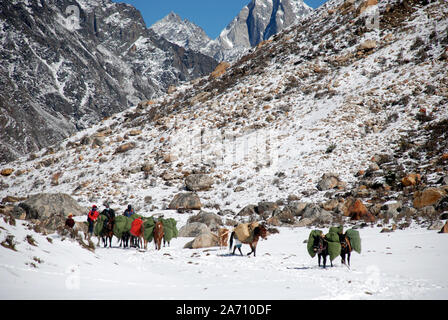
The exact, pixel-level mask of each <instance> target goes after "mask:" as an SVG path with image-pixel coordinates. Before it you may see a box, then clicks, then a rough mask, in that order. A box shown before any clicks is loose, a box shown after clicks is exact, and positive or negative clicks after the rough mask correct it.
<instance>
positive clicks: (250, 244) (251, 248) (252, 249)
mask: <svg viewBox="0 0 448 320" xmlns="http://www.w3.org/2000/svg"><path fill="white" fill-rule="evenodd" d="M249 246H250V250H251V251H250V252H249V253H248V254H247V255H248V256H249V255H250V254H251V253H252V252H254V248H253V247H252V243H249Z"/></svg>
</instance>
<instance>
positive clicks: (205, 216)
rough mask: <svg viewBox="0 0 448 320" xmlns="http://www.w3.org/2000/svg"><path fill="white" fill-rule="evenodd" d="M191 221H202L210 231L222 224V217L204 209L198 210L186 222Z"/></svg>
mask: <svg viewBox="0 0 448 320" xmlns="http://www.w3.org/2000/svg"><path fill="white" fill-rule="evenodd" d="M192 222H200V223H203V224H205V225H207V227H209V228H210V230H212V231H216V230H218V228H219V227H220V226H222V225H224V224H223V223H222V219H221V218H220V217H219V216H218V215H217V214H215V213H212V212H205V211H200V212H199V213H198V214H197V215H194V216H191V217H190V218H188V223H192Z"/></svg>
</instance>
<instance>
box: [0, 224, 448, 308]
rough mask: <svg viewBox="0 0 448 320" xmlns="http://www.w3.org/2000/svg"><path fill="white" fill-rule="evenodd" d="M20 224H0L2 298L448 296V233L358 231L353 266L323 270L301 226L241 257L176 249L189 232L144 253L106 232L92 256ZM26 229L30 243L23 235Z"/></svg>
mask: <svg viewBox="0 0 448 320" xmlns="http://www.w3.org/2000/svg"><path fill="white" fill-rule="evenodd" d="M24 224H25V223H24V221H19V220H17V225H16V226H15V227H12V226H10V225H8V224H6V223H5V222H4V221H3V220H2V221H1V222H0V226H1V227H2V228H0V231H1V233H0V235H1V236H2V238H5V233H6V234H13V235H15V241H16V242H17V246H16V249H17V250H18V251H17V252H15V251H12V250H10V249H7V248H3V247H0V283H1V287H0V299H4V300H5V299H44V300H45V299H56V300H59V299H75V300H78V299H120V300H123V299H129V300H140V299H149V300H158V299H161V300H171V299H176V300H195V299H205V300H235V299H256V300H257V299H260V300H279V299H284V300H297V299H332V300H333V299H350V300H353V299H448V276H447V273H446V265H447V263H448V256H447V254H446V248H447V247H448V236H447V235H446V234H438V233H437V232H436V231H428V230H425V229H421V228H419V227H417V226H415V227H413V228H412V227H411V228H409V229H406V230H397V231H395V232H393V233H380V229H379V228H377V227H366V228H363V229H360V235H361V238H362V246H363V248H362V250H363V251H362V254H360V255H359V254H357V253H353V254H352V261H351V262H352V265H351V269H349V268H347V267H346V266H344V265H342V264H341V262H340V259H339V258H337V259H335V260H334V267H333V268H331V267H328V268H326V269H323V268H319V267H318V266H317V257H316V258H314V259H312V258H311V257H310V256H309V255H308V253H307V250H306V244H305V243H304V240H305V239H307V238H308V235H309V232H310V229H307V228H294V229H292V228H279V230H280V233H278V234H273V235H270V236H269V237H268V239H267V240H262V241H260V242H259V244H258V247H257V256H256V257H253V256H251V257H247V256H239V255H235V256H232V255H230V254H229V251H228V248H218V247H216V248H208V249H197V250H191V249H183V246H184V245H185V243H187V242H188V241H190V240H191V238H177V239H173V241H172V242H171V246H170V247H165V248H162V250H160V251H155V250H154V247H153V243H151V244H150V245H149V247H148V250H147V251H146V252H142V251H138V250H136V249H122V248H118V243H117V242H116V238H114V242H113V248H97V249H96V250H95V253H92V252H90V251H88V250H86V249H82V248H81V247H80V246H79V244H77V243H75V242H72V241H70V240H64V241H61V238H60V237H59V236H58V235H56V234H53V235H49V236H48V237H49V238H52V243H50V242H49V241H48V240H47V237H45V236H42V235H40V234H36V233H34V232H33V231H30V230H27V229H26V228H25V227H24ZM6 230H7V231H6ZM324 231H325V232H327V231H328V230H326V229H324ZM29 234H31V235H32V236H33V238H34V239H35V240H36V242H37V246H32V245H30V244H28V243H27V241H25V238H26V236H27V235H29ZM95 242H96V239H95ZM242 249H243V253H247V252H249V246H248V245H243V248H242ZM31 263H34V265H35V267H34V266H32V265H31Z"/></svg>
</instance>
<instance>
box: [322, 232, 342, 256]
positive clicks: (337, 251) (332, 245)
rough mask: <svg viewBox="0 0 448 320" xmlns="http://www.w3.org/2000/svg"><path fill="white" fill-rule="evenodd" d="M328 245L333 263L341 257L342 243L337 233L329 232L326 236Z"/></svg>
mask: <svg viewBox="0 0 448 320" xmlns="http://www.w3.org/2000/svg"><path fill="white" fill-rule="evenodd" d="M325 239H326V240H327V243H328V253H329V255H330V260H331V261H333V260H334V259H335V258H336V257H338V256H340V255H341V243H340V242H339V235H338V234H337V233H335V232H328V233H327V234H326V235H325Z"/></svg>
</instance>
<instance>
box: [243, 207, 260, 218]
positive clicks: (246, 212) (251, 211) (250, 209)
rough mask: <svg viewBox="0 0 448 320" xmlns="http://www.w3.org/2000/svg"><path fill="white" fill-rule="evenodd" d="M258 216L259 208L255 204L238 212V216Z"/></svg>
mask: <svg viewBox="0 0 448 320" xmlns="http://www.w3.org/2000/svg"><path fill="white" fill-rule="evenodd" d="M255 214H258V208H257V206H256V205H254V204H249V205H247V206H245V207H244V208H243V209H241V210H240V212H238V216H241V217H245V216H251V215H255Z"/></svg>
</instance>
